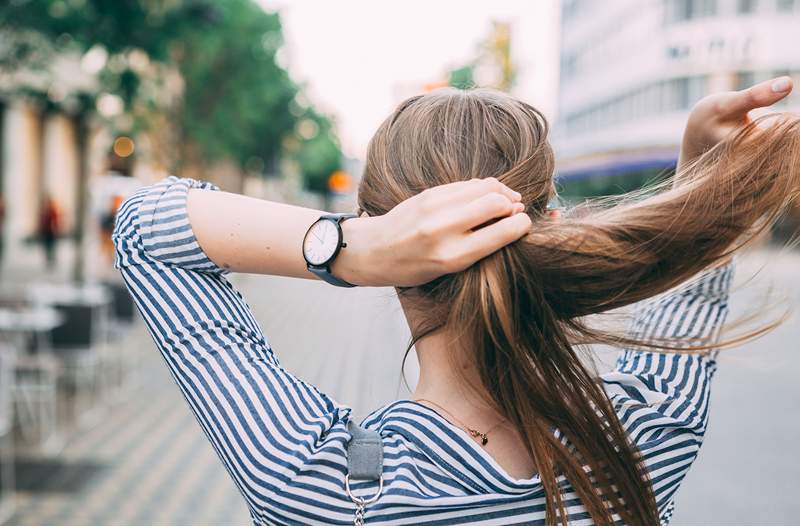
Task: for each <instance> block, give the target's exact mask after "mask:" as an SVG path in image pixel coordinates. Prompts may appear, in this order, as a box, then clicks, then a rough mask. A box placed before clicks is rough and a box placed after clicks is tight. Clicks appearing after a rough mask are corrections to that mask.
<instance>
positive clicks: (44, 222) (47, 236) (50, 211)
mask: <svg viewBox="0 0 800 526" xmlns="http://www.w3.org/2000/svg"><path fill="white" fill-rule="evenodd" d="M60 231H61V211H60V210H59V208H58V204H57V203H56V201H55V199H53V198H52V196H50V195H47V196H46V197H45V199H44V204H43V206H42V213H41V216H40V217H39V239H40V241H41V243H42V248H43V249H44V254H45V259H46V261H47V268H48V269H51V270H52V269H53V268H54V267H55V264H56V243H57V241H58V235H59V233H60Z"/></svg>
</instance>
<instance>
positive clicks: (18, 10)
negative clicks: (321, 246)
mask: <svg viewBox="0 0 800 526" xmlns="http://www.w3.org/2000/svg"><path fill="white" fill-rule="evenodd" d="M0 28H2V29H0V32H2V39H0V72H1V71H3V70H10V69H14V68H20V67H21V68H26V69H36V68H39V69H42V70H44V69H47V68H48V67H49V65H50V64H52V62H53V58H54V57H55V56H56V55H57V54H59V53H65V52H66V53H68V52H70V51H72V52H74V53H79V54H84V53H87V52H99V53H100V54H103V55H104V56H106V60H104V61H102V62H103V65H102V69H101V70H100V71H99V72H98V74H97V81H98V84H97V87H96V89H95V92H94V93H85V92H81V93H75V94H68V95H69V97H65V98H69V99H70V100H71V101H72V102H73V103H74V104H77V105H80V108H77V109H73V111H77V112H79V113H85V112H88V113H93V112H95V111H96V108H95V101H96V100H97V96H98V95H99V94H101V93H110V94H113V95H116V96H118V97H120V99H121V100H122V101H123V103H124V111H125V113H126V114H127V115H128V116H133V117H135V118H136V120H135V124H134V129H133V130H132V131H133V132H135V131H136V129H140V128H142V127H147V121H148V115H161V116H163V115H167V116H168V121H169V122H170V124H171V126H172V127H174V129H175V131H176V132H177V133H176V135H177V137H178V138H179V143H180V144H179V148H178V149H177V151H176V152H175V155H177V156H180V155H182V154H183V153H184V152H185V151H186V150H185V149H184V148H183V147H185V146H192V151H196V152H199V154H200V156H201V159H200V160H217V159H231V160H233V161H235V162H237V163H239V165H240V166H242V167H244V166H245V165H247V166H249V167H252V166H265V165H266V166H274V165H275V160H276V158H277V157H279V156H280V155H281V154H282V153H284V152H283V151H282V145H283V144H284V142H285V140H286V139H287V137H293V136H294V135H295V131H294V130H295V128H296V126H297V122H298V119H299V118H301V117H302V116H301V117H298V116H297V115H296V113H297V112H296V111H295V113H294V114H293V113H292V111H290V110H291V108H292V106H293V104H294V102H293V101H294V100H295V98H296V97H297V95H298V93H299V91H300V88H299V87H298V86H297V85H296V84H295V83H294V82H293V81H292V79H291V78H290V77H289V75H288V73H287V72H286V71H285V70H284V69H283V68H282V67H281V66H280V65H279V64H278V63H277V62H276V53H277V52H278V50H279V49H280V47H281V45H282V44H283V36H282V29H281V24H280V19H279V17H278V15H276V14H274V13H268V12H266V11H264V10H263V9H262V8H261V7H260V6H259V5H258V4H257V3H256V2H255V1H254V0H217V1H212V0H10V1H8V0H7V1H5V2H0ZM90 50H91V51H90ZM133 55H136V56H138V57H140V58H141V57H142V56H143V57H145V62H146V64H148V66H147V67H144V68H143V67H142V66H141V62H142V60H139V63H140V64H139V66H138V67H137V66H136V64H134V62H135V61H134V60H132V59H131V57H132V56H133ZM176 71H177V72H178V73H179V74H180V77H181V78H182V80H183V89H182V92H181V93H179V95H180V96H179V97H178V98H177V100H175V97H172V96H170V95H171V94H169V93H167V96H162V95H163V94H161V93H160V92H159V90H161V92H165V91H166V92H169V91H170V90H173V91H174V87H172V88H169V87H166V86H167V84H169V82H168V77H169V74H170V72H176ZM51 85H52V86H56V87H58V86H59V85H60V83H59V79H57V78H53V79H52V81H51ZM51 91H52V90H51V89H47V88H45V89H42V88H40V87H38V86H25V87H21V88H20V87H18V89H17V93H22V92H26V93H25V94H26V96H28V97H31V96H33V97H34V98H35V99H36V100H40V99H42V100H45V101H46V102H47V101H50V102H52V101H53V99H52V93H51ZM295 106H296V105H295ZM309 111H312V113H313V110H309ZM312 117H313V119H314V120H315V122H316V123H317V124H318V128H319V130H320V131H319V133H318V134H317V135H316V136H315V137H313V138H306V139H304V140H302V141H301V142H300V143H299V144H300V147H299V151H298V152H297V156H298V160H299V161H300V164H301V167H303V173H304V175H307V177H310V178H311V179H309V181H308V183H307V184H308V186H309V187H310V188H315V189H324V184H323V185H320V184H319V181H321V180H323V176H322V175H320V174H323V173H324V172H327V173H325V175H324V178H325V179H326V178H327V175H328V174H329V173H330V171H332V170H330V168H331V167H333V166H336V167H338V163H339V159H340V157H341V153H340V151H339V146H338V141H337V140H336V137H335V134H334V132H333V130H332V125H331V123H330V121H329V120H328V119H326V118H325V117H323V116H320V115H317V114H315V113H314V114H313V115H312ZM154 122H155V123H157V124H158V123H162V122H164V119H163V118H161V119H154ZM254 159H255V160H256V161H257V162H255V163H254V161H253V160H254ZM334 169H335V168H334Z"/></svg>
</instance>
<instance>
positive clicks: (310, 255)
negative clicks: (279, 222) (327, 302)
mask: <svg viewBox="0 0 800 526" xmlns="http://www.w3.org/2000/svg"><path fill="white" fill-rule="evenodd" d="M354 217H358V216H357V215H356V214H325V215H323V216H320V218H319V219H317V220H316V221H315V222H314V224H312V225H311V226H310V227H309V228H308V231H307V232H306V235H305V237H304V238H303V258H304V259H305V260H306V265H307V267H308V271H309V272H311V273H312V274H314V275H315V276H317V277H319V278H320V279H323V280H325V281H327V282H328V283H330V284H331V285H336V286H337V287H355V285H353V284H352V283H348V282H346V281H345V280H343V279H340V278H337V277H336V276H334V275H333V274H331V268H330V267H331V263H333V261H334V260H335V259H336V256H338V255H339V251H340V250H341V249H343V248H344V247H346V246H347V243H345V242H344V235H343V234H342V222H344V221H346V220H348V219H352V218H354Z"/></svg>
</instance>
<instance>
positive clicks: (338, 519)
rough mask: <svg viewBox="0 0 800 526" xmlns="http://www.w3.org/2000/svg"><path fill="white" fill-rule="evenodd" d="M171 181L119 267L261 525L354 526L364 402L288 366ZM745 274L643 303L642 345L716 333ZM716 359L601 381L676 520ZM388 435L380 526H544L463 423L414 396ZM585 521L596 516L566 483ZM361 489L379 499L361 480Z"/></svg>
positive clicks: (123, 242) (391, 408)
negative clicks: (348, 401) (205, 247)
mask: <svg viewBox="0 0 800 526" xmlns="http://www.w3.org/2000/svg"><path fill="white" fill-rule="evenodd" d="M192 187H198V188H213V187H212V186H211V185H209V184H208V183H203V182H197V181H193V180H190V179H178V178H175V177H170V178H168V179H166V180H164V181H162V182H161V183H159V184H156V185H154V186H152V187H148V188H144V189H142V190H140V191H139V192H137V193H136V194H134V195H133V196H131V197H130V198H129V199H127V200H126V202H125V203H124V204H123V206H122V207H121V209H120V211H119V213H118V216H117V223H116V227H115V230H114V235H113V237H114V243H115V247H116V267H117V268H119V269H120V271H121V273H122V276H123V278H124V280H125V283H126V284H127V286H128V288H129V289H130V291H131V294H132V295H133V297H134V300H135V301H136V304H137V306H138V308H139V310H140V311H141V314H142V316H143V317H144V320H145V322H146V324H147V326H148V328H149V330H150V332H151V334H152V336H153V339H154V340H155V343H156V345H157V347H158V349H159V350H160V351H161V354H162V355H163V357H164V360H165V361H166V364H167V366H168V367H169V370H170V371H171V373H172V375H173V377H174V379H175V381H176V382H177V384H178V387H179V388H180V389H181V391H182V392H183V395H184V396H185V398H186V401H187V402H188V403H189V406H190V408H191V410H192V411H193V412H194V414H195V415H196V417H197V420H198V422H199V424H200V426H201V428H202V430H203V432H204V433H205V434H206V436H207V437H208V440H209V441H210V442H211V444H212V446H213V447H214V449H215V450H216V452H217V454H218V455H219V458H220V460H221V461H222V462H223V464H224V465H225V467H226V469H227V470H228V473H229V474H230V476H231V477H232V478H233V480H234V482H235V483H236V485H237V487H238V488H239V490H240V492H241V494H242V496H243V497H244V499H245V500H246V502H247V505H248V507H249V510H250V514H251V516H252V519H253V523H254V524H257V525H263V524H269V525H288V524H292V525H295V524H302V525H346V524H353V516H354V511H355V504H354V503H353V502H352V501H351V500H350V499H349V497H348V496H347V495H346V493H345V489H344V477H345V474H346V471H347V464H346V457H345V445H346V443H347V442H348V440H349V439H350V433H349V432H348V430H347V423H348V421H349V420H350V419H351V418H354V416H353V414H352V410H351V408H349V407H348V406H346V405H344V404H341V403H339V402H337V401H336V400H334V399H332V398H331V397H330V396H328V395H326V394H325V393H323V392H320V391H319V389H317V388H316V387H315V386H313V385H311V384H309V383H308V382H305V381H303V380H301V379H299V378H297V377H296V376H295V375H293V374H292V373H290V372H288V371H286V370H285V369H284V368H283V367H281V364H280V363H279V362H278V359H277V358H276V356H275V354H274V353H273V351H272V349H271V348H270V346H269V344H268V343H267V340H266V338H265V336H264V334H263V332H262V331H261V328H260V327H259V324H258V323H257V322H256V320H255V319H254V317H253V313H252V312H251V311H250V308H249V307H248V305H247V304H246V303H245V301H244V299H243V298H242V295H241V294H240V293H239V292H238V291H237V290H236V289H235V288H234V287H233V285H231V283H230V282H229V281H228V280H227V279H226V277H225V274H226V271H225V270H223V269H221V268H220V267H218V266H217V265H215V264H214V263H213V262H212V261H211V260H210V259H209V258H208V257H207V256H206V255H205V254H204V252H203V251H202V249H201V248H200V246H199V244H198V243H197V240H196V238H195V236H194V234H193V232H192V228H191V225H190V224H189V220H188V216H187V212H186V196H187V192H188V190H189V188H192ZM731 275H732V267H731V266H730V265H728V266H725V267H720V268H717V269H713V270H710V271H707V272H705V273H704V274H702V275H701V276H700V277H699V278H698V279H696V280H693V281H692V282H690V283H687V284H685V285H683V286H681V287H679V288H677V289H675V290H673V291H671V292H670V293H668V294H665V295H661V296H659V297H657V298H654V299H651V300H649V301H647V302H643V303H641V304H639V305H638V306H637V308H636V311H635V312H636V314H635V316H634V320H633V322H632V325H631V332H632V335H633V336H635V337H636V338H648V337H665V336H671V337H677V338H715V337H716V336H717V332H718V329H719V327H720V325H721V324H722V322H723V321H724V318H725V317H726V315H727V310H728V308H727V298H728V290H729V287H730V282H731ZM714 370H715V361H714V355H713V354H712V355H707V354H706V355H700V354H666V353H656V352H641V351H632V350H627V351H624V352H622V353H621V356H620V357H619V360H618V362H617V364H616V367H615V368H614V369H613V371H611V372H609V373H606V374H603V375H602V376H601V377H600V381H601V382H602V385H603V387H604V388H605V391H606V393H607V394H608V396H609V398H610V400H611V401H612V403H613V405H614V407H615V408H616V410H617V414H618V416H619V419H620V421H621V422H622V424H623V426H624V428H625V429H626V430H627V432H628V433H629V435H630V437H631V439H632V441H633V443H634V444H635V445H636V446H637V447H638V449H639V451H640V452H641V453H642V455H643V456H644V460H645V463H646V465H647V468H648V470H649V474H650V477H651V479H652V484H653V488H654V491H655V495H656V500H657V503H658V508H659V513H660V516H661V521H662V524H668V523H669V520H670V517H671V515H672V510H673V499H674V497H675V492H676V490H677V489H678V487H679V486H680V484H681V482H682V480H683V478H684V477H685V475H686V473H687V471H688V470H689V467H690V466H691V464H692V462H693V461H694V459H695V458H696V456H697V453H698V450H699V449H700V445H701V443H702V440H703V435H704V432H705V430H706V425H707V422H708V408H709V389H710V380H711V377H712V376H713V374H714ZM361 424H362V426H363V427H366V428H368V429H372V430H376V431H378V432H379V434H380V436H381V437H382V439H383V451H384V467H383V478H384V488H383V493H382V494H381V497H380V498H379V499H378V501H376V502H374V503H372V504H371V505H370V506H369V507H368V508H367V512H366V522H367V524H381V525H387V526H388V525H401V524H403V525H407V524H424V525H430V526H433V525H450V524H479V525H484V526H488V525H493V526H496V525H512V524H516V525H522V524H525V525H531V524H544V513H545V498H544V490H543V487H542V484H541V482H540V481H539V479H538V477H537V476H533V477H532V478H529V479H515V478H513V477H511V476H509V475H508V474H507V473H506V472H505V471H504V470H503V468H502V467H501V466H500V465H499V464H498V463H497V462H496V461H495V460H494V459H493V458H492V457H491V456H490V455H489V454H488V453H487V452H486V451H485V450H484V449H483V448H482V447H481V446H479V445H478V444H477V443H476V442H475V441H473V440H472V439H471V438H470V437H469V435H468V434H467V433H466V432H465V431H463V430H462V429H461V428H459V427H457V426H455V425H453V424H451V423H450V422H449V421H448V420H446V419H445V418H443V417H442V416H441V415H439V414H438V413H437V412H435V411H433V410H432V409H430V408H428V407H427V406H425V405H422V404H420V403H418V402H415V401H412V400H397V401H395V402H392V403H390V404H388V405H386V406H384V407H381V408H379V409H377V410H375V411H373V412H372V413H371V414H369V415H368V416H367V417H366V418H365V419H364V420H363V422H361ZM560 482H561V484H562V487H563V488H564V492H565V497H566V499H565V502H566V503H567V504H568V512H569V516H570V522H571V524H574V525H587V524H591V523H592V522H591V519H589V518H588V516H587V513H586V511H585V509H584V508H583V506H582V505H581V503H580V502H579V501H578V499H577V498H576V497H575V493H574V492H573V491H572V490H571V488H570V486H569V484H568V483H567V482H566V481H565V480H561V481H560ZM353 487H354V492H355V493H356V494H357V495H358V494H362V495H365V496H366V495H371V494H372V493H374V491H375V488H376V483H375V482H372V481H358V482H356V483H355V484H354V485H353Z"/></svg>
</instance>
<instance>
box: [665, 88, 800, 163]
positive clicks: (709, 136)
mask: <svg viewBox="0 0 800 526" xmlns="http://www.w3.org/2000/svg"><path fill="white" fill-rule="evenodd" d="M792 84H793V83H792V79H791V78H790V77H778V78H775V79H772V80H767V81H765V82H762V83H760V84H756V85H755V86H752V87H750V88H747V89H744V90H741V91H729V92H723V93H714V94H712V95H708V96H707V97H705V98H703V99H701V100H700V102H698V103H697V104H696V105H695V106H694V108H693V109H692V111H691V113H690V114H689V120H688V121H687V123H686V130H685V131H684V133H683V142H682V143H681V153H680V157H679V159H678V169H679V170H680V168H681V167H682V166H685V165H686V164H687V163H690V162H691V161H693V160H695V159H696V158H698V157H699V156H700V155H702V154H703V153H705V152H707V151H708V150H710V149H711V148H712V147H713V146H714V145H716V144H717V143H718V142H720V141H722V140H723V139H724V138H725V137H726V136H727V135H729V134H730V133H731V132H733V131H735V130H736V129H738V128H740V127H741V126H744V125H746V124H747V123H748V122H749V121H750V117H749V112H750V111H751V110H754V109H756V108H764V107H767V106H771V105H772V104H775V103H776V102H778V101H779V100H781V99H782V98H784V97H786V96H787V95H789V93H791V92H792Z"/></svg>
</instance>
